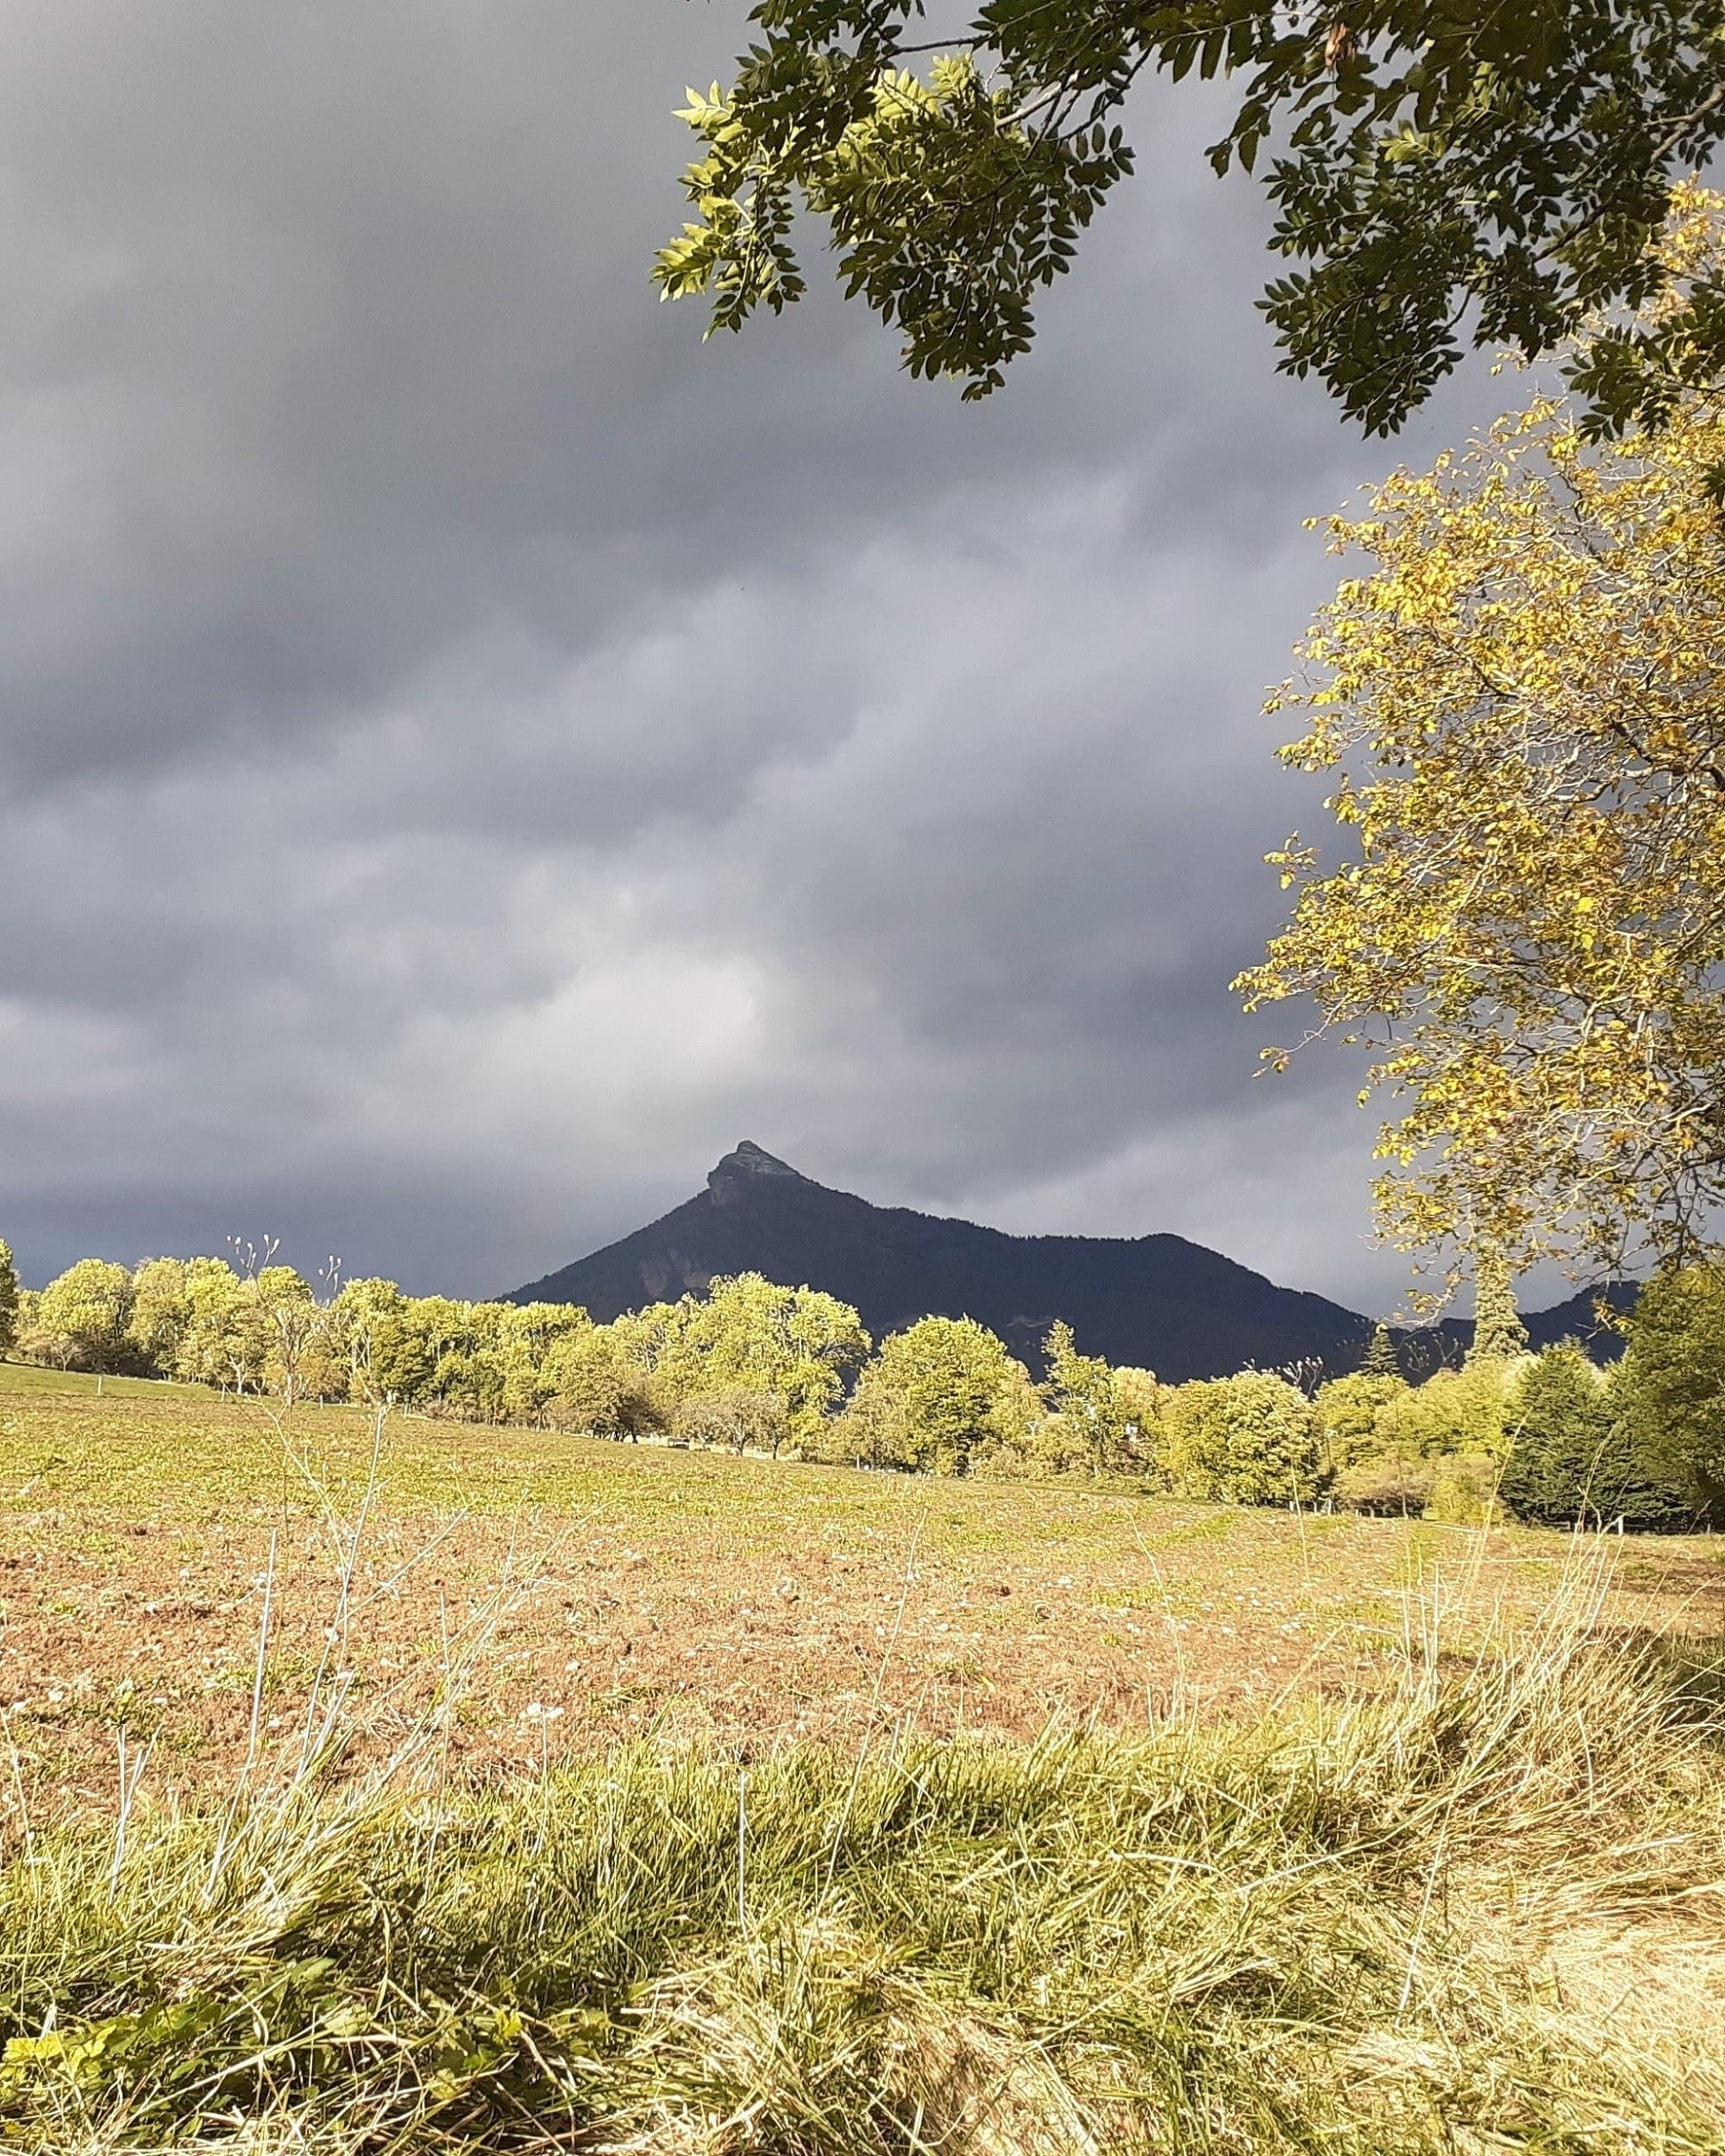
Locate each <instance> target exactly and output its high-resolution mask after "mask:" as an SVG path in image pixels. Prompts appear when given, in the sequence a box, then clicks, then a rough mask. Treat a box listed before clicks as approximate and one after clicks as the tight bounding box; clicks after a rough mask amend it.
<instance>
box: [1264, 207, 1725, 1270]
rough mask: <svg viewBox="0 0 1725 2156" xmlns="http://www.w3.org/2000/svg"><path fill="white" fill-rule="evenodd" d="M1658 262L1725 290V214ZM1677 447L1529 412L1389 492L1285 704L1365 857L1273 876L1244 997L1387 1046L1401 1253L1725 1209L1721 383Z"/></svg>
mask: <svg viewBox="0 0 1725 2156" xmlns="http://www.w3.org/2000/svg"><path fill="white" fill-rule="evenodd" d="M1662 247H1663V250H1664V254H1665V260H1666V261H1667V263H1668V265H1669V266H1670V267H1671V269H1672V272H1673V277H1674V282H1673V285H1672V288H1671V291H1672V292H1676V291H1682V290H1684V289H1693V288H1695V287H1696V286H1697V285H1699V284H1702V283H1704V282H1705V281H1706V280H1707V279H1709V278H1714V277H1717V276H1718V275H1719V273H1720V271H1721V268H1722V266H1725V198H1722V197H1718V196H1716V195H1712V194H1709V193H1707V192H1705V191H1703V190H1701V189H1699V188H1698V187H1694V186H1691V187H1689V188H1687V189H1685V190H1684V191H1682V193H1681V195H1680V197H1679V199H1678V208H1677V211H1676V214H1675V215H1674V216H1673V220H1672V224H1671V226H1670V228H1669V229H1668V231H1667V233H1666V235H1665V239H1664V241H1663V242H1662ZM1660 304H1662V305H1664V306H1665V307H1667V308H1670V307H1672V306H1674V305H1675V304H1676V302H1675V300H1674V299H1673V298H1672V297H1671V296H1670V294H1669V293H1668V295H1667V298H1665V300H1664V301H1663V302H1661V303H1660ZM1650 326H1651V328H1653V329H1657V327H1658V323H1657V320H1656V319H1655V320H1654V321H1653V323H1651V325H1650V324H1649V323H1646V322H1643V323H1640V324H1636V323H1629V324H1623V323H1618V324H1615V325H1605V326H1603V327H1602V328H1601V329H1599V330H1598V332H1597V333H1596V336H1595V338H1594V339H1593V341H1592V343H1593V349H1592V350H1591V351H1590V352H1584V354H1583V355H1582V357H1583V361H1584V364H1591V365H1594V366H1596V367H1604V366H1609V364H1610V363H1611V357H1610V355H1611V353H1612V351H1613V349H1614V348H1615V347H1616V345H1618V344H1621V342H1622V340H1623V338H1624V337H1625V336H1626V335H1634V334H1635V333H1636V331H1637V330H1638V329H1640V330H1642V331H1645V330H1647V329H1648V328H1649V327H1650ZM1678 372H1680V370H1678ZM1722 472H1725V385H1722V386H1720V387H1718V388H1715V389H1711V390H1708V389H1697V388H1695V387H1693V386H1690V385H1684V384H1682V383H1681V382H1680V381H1679V380H1678V379H1676V374H1675V373H1674V377H1673V383H1672V395H1671V400H1670V405H1669V410H1668V411H1667V412H1666V413H1665V424H1664V426H1663V427H1662V428H1661V429H1660V430H1659V432H1658V433H1657V434H1652V433H1643V432H1632V433H1629V434H1628V435H1625V436H1622V437H1621V438H1619V439H1617V440H1615V441H1609V442H1591V441H1590V440H1589V439H1588V438H1587V429H1585V428H1584V425H1583V424H1582V423H1581V421H1580V420H1579V419H1578V417H1577V416H1576V414H1575V413H1574V412H1573V411H1571V408H1570V407H1569V406H1568V405H1567V404H1564V403H1562V402H1559V401H1553V400H1550V399H1546V398H1536V399H1535V401H1534V403H1533V404H1531V405H1530V406H1529V407H1528V408H1527V410H1525V411H1521V412H1518V413H1516V414H1515V415H1513V416H1512V417H1509V418H1506V419H1504V420H1502V422H1501V423H1499V424H1498V425H1496V427H1495V428H1493V429H1491V431H1490V433H1489V434H1488V435H1487V436H1484V438H1483V439H1480V440H1478V441H1476V442H1474V443H1473V444H1472V445H1471V447H1470V448H1468V449H1467V450H1466V451H1465V452H1464V453H1460V454H1454V455H1446V456H1444V457H1441V458H1440V459H1439V461H1438V462H1437V463H1436V465H1435V466H1433V468H1432V469H1431V470H1430V471H1427V472H1424V473H1412V472H1408V471H1402V472H1398V473H1396V475H1395V476H1394V477H1393V478H1391V479H1389V480H1387V481H1386V482H1385V483H1384V484H1383V486H1381V487H1379V488H1377V490H1376V491H1375V492H1374V494H1373V496H1372V498H1371V501H1370V504H1369V506H1368V508H1367V511H1366V513H1365V514H1364V516H1363V517H1356V518H1346V517H1338V518H1336V519H1335V520H1333V523H1332V524H1331V526H1330V533H1331V537H1332V542H1333V547H1334V548H1335V549H1336V550H1337V551H1338V552H1341V551H1344V550H1346V551H1361V552H1364V555H1366V556H1367V557H1368V563H1369V566H1368V567H1367V570H1366V573H1364V575H1361V576H1359V577H1356V578H1353V579H1351V580H1348V581H1347V582H1346V583H1344V584H1343V585H1342V586H1341V587H1340V589H1339V591H1338V592H1337V595H1336V597H1335V599H1334V600H1333V602H1332V603H1331V604H1330V605H1328V606H1327V607H1326V608H1325V609H1324V610H1323V611H1321V612H1320V614H1319V616H1318V617H1317V618H1316V620H1315V622H1314V624H1313V626H1312V628H1311V630H1310V631H1309V632H1308V636H1306V638H1305V640H1304V642H1303V643H1302V646H1301V647H1300V652H1299V655H1300V657H1301V658H1302V661H1303V662H1304V668H1305V671H1304V674H1303V676H1302V678H1301V679H1300V680H1296V681H1293V682H1289V683H1287V684H1284V685H1283V688H1282V690H1281V691H1280V692H1279V693H1277V695H1276V696H1275V697H1274V698H1272V699H1271V703H1270V709H1271V710H1272V711H1280V710H1289V709H1291V710H1297V711H1300V712H1301V713H1302V716H1303V722H1304V728H1305V730H1304V731H1303V733H1302V735H1301V736H1300V738H1299V739H1298V740H1296V741H1295V742H1294V743H1291V744H1290V745H1289V747H1288V748H1287V749H1284V750H1283V757H1284V759H1285V760H1286V761H1289V763H1292V764H1294V765H1295V766H1297V767H1299V768H1302V769H1304V770H1308V771H1323V772H1332V773H1334V774H1337V777H1336V787H1335V791H1334V793H1333V796H1332V798H1331V800H1330V803H1329V806H1330V807H1331V808H1332V809H1333V812H1334V813H1335V815H1336V817H1337V818H1338V820H1339V823H1340V824H1341V825H1342V826H1343V827H1344V829H1345V830H1346V832H1348V833H1349V834H1351V835H1352V839H1353V841H1354V845H1353V849H1352V851H1353V857H1352V859H1348V860H1346V861H1345V862H1342V863H1341V865H1339V866H1331V867H1329V868H1321V867H1320V863H1319V861H1318V858H1317V856H1316V854H1315V852H1314V850H1313V849H1308V848H1307V847H1304V846H1302V845H1301V844H1300V843H1299V842H1298V841H1297V840H1293V841H1290V842H1289V845H1288V846H1287V847H1286V848H1285V849H1283V850H1282V851H1281V852H1279V853H1278V854H1276V855H1272V856H1270V859H1271V860H1272V862H1277V863H1278V864H1279V865H1280V867H1281V868H1282V871H1283V880H1284V883H1285V884H1287V885H1291V886H1293V887H1295V888H1296V889H1297V893H1298V896H1297V899H1296V900H1295V906H1294V911H1293V915H1292V918H1291V920H1290V921H1289V924H1288V926H1287V927H1286V929H1285V930H1284V931H1283V932H1282V933H1281V934H1280V935H1279V936H1278V937H1276V938H1275V940H1274V941H1273V942H1272V943H1271V944H1270V950H1269V954H1268V957H1267V960H1266V962H1265V963H1264V964H1263V965H1262V966H1260V967H1258V968H1256V969H1255V970H1253V971H1251V972H1250V973H1248V974H1245V975H1242V976H1241V978H1240V981H1239V983H1238V984H1237V985H1238V986H1239V987H1241V988H1242V989H1243V990H1244V992H1245V996H1246V1000H1247V1002H1248V1005H1249V1006H1251V1007H1257V1006H1261V1005H1264V1004H1266V1003H1269V1002H1270V1001H1272V1000H1277V999H1280V998H1283V997H1290V996H1303V997H1309V998H1310V999H1311V1000H1313V1002H1314V1004H1315V1006H1316V1010H1317V1019H1316V1030H1317V1031H1328V1032H1332V1033H1335V1034H1339V1035H1340V1036H1341V1037H1344V1038H1346V1039H1349V1040H1352V1041H1355V1042H1364V1043H1365V1044H1369V1045H1370V1046H1371V1047H1372V1048H1373V1049H1374V1050H1375V1051H1376V1053H1375V1056H1374V1060H1373V1063H1372V1067H1371V1074H1370V1078H1369V1081H1368V1085H1367V1088H1366V1091H1365V1092H1364V1093H1363V1094H1362V1095H1361V1099H1362V1100H1363V1101H1364V1100H1366V1099H1367V1098H1369V1097H1370V1095H1371V1093H1372V1092H1373V1091H1374V1090H1377V1091H1379V1092H1383V1093H1387V1094H1389V1096H1390V1098H1391V1102H1392V1106H1393V1111H1394V1112H1393V1113H1392V1115H1391V1118H1390V1119H1389V1121H1388V1122H1387V1123H1386V1124H1385V1125H1384V1128H1383V1135H1382V1140H1381V1144H1380V1153H1381V1155H1382V1156H1383V1157H1384V1158H1386V1159H1387V1160H1388V1161H1389V1163H1390V1166H1389V1169H1388V1171H1387V1172H1386V1174H1385V1175H1383V1177H1382V1178H1381V1179H1380V1181H1379V1183H1378V1185H1377V1199H1378V1203H1379V1209H1380V1217H1381V1219H1383V1223H1384V1225H1385V1228H1386V1230H1387V1231H1388V1232H1389V1234H1390V1235H1391V1236H1392V1237H1393V1238H1395V1239H1396V1240H1397V1241H1398V1242H1401V1243H1402V1244H1404V1245H1406V1246H1408V1247H1410V1248H1431V1247H1434V1246H1435V1247H1438V1248H1442V1247H1444V1246H1446V1245H1447V1246H1448V1247H1450V1248H1451V1249H1452V1250H1457V1251H1458V1252H1460V1253H1462V1254H1463V1257H1464V1261H1465V1257H1466V1254H1468V1253H1470V1252H1472V1253H1479V1252H1487V1253H1496V1254H1497V1255H1498V1256H1499V1257H1501V1258H1502V1259H1503V1260H1505V1261H1506V1262H1507V1261H1508V1260H1509V1259H1511V1258H1513V1259H1515V1260H1516V1261H1521V1260H1525V1259H1526V1258H1527V1257H1531V1256H1533V1255H1534V1254H1536V1253H1538V1252H1540V1251H1546V1250H1559V1251H1567V1252H1570V1253H1572V1254H1578V1255H1580V1256H1584V1257H1587V1258H1589V1259H1590V1260H1596V1261H1600V1262H1603V1263H1617V1262H1621V1261H1622V1259H1623V1257H1625V1256H1626V1255H1627V1253H1628V1246H1630V1245H1632V1244H1636V1243H1638V1242H1639V1243H1640V1244H1642V1245H1643V1246H1644V1247H1645V1246H1651V1248H1652V1249H1653V1250H1654V1251H1656V1252H1658V1253H1659V1254H1660V1255H1663V1256H1667V1257H1669V1256H1672V1255H1677V1254H1680V1253H1681V1252H1682V1251H1683V1250H1685V1249H1686V1248H1689V1247H1691V1246H1692V1245H1693V1244H1695V1243H1696V1242H1697V1240H1698V1239H1703V1238H1704V1232H1705V1228H1706V1223H1707V1216H1708V1214H1709V1211H1710V1209H1711V1208H1712V1207H1714V1206H1716V1204H1717V1203H1718V1201H1719V1200H1720V1199H1721V1198H1722V1197H1725V973H1722V967H1725V520H1722V511H1721V508H1720V499H1721V492H1722V489H1721V485H1720V479H1721V473H1722ZM1266 1053H1267V1055H1268V1056H1269V1058H1270V1061H1272V1062H1275V1063H1277V1064H1278V1065H1279V1064H1283V1063H1285V1062H1286V1060H1287V1051H1285V1050H1268V1051H1266Z"/></svg>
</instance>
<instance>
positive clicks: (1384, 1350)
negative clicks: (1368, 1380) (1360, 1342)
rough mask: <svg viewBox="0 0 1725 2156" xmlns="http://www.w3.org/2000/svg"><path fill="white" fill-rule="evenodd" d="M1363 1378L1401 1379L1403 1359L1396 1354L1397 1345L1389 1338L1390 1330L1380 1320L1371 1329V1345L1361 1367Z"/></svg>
mask: <svg viewBox="0 0 1725 2156" xmlns="http://www.w3.org/2000/svg"><path fill="white" fill-rule="evenodd" d="M1359 1371H1360V1376H1362V1377H1400V1376H1401V1375H1402V1358H1401V1357H1399V1356H1398V1355H1397V1354H1396V1343H1395V1341H1394V1340H1392V1339H1391V1338H1390V1337H1389V1326H1387V1325H1385V1324H1383V1321H1382V1320H1381V1319H1380V1320H1379V1322H1378V1323H1377V1325H1375V1326H1373V1327H1372V1328H1371V1345H1370V1346H1369V1347H1368V1348H1367V1349H1366V1351H1365V1360H1364V1362H1363V1363H1361V1364H1360V1366H1359Z"/></svg>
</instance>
